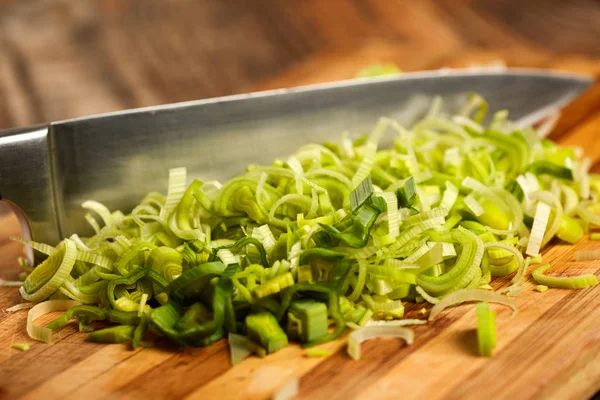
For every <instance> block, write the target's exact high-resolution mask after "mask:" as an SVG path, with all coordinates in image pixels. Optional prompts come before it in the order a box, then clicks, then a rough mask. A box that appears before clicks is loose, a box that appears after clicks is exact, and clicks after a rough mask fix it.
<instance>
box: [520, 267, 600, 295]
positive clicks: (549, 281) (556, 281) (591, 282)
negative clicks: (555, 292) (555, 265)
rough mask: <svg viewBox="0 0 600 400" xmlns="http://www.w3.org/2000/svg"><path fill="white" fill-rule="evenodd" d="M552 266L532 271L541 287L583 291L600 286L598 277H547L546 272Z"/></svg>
mask: <svg viewBox="0 0 600 400" xmlns="http://www.w3.org/2000/svg"><path fill="white" fill-rule="evenodd" d="M550 267H551V265H550V264H543V265H540V266H539V267H537V268H535V269H534V270H533V271H531V275H532V276H533V279H534V280H535V281H536V282H537V283H539V284H540V285H545V286H548V287H551V288H559V289H583V288H586V287H589V286H595V285H597V284H598V278H596V275H591V274H589V275H580V276H568V277H567V276H546V275H544V272H546V271H547V270H549V269H550Z"/></svg>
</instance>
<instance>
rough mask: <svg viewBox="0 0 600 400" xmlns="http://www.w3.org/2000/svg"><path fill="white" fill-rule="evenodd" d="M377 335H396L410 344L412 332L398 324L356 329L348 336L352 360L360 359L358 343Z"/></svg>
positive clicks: (349, 353) (377, 336) (412, 336)
mask: <svg viewBox="0 0 600 400" xmlns="http://www.w3.org/2000/svg"><path fill="white" fill-rule="evenodd" d="M379 337H397V338H400V339H404V341H405V342H406V344H407V345H411V344H412V343H413V340H414V332H413V331H412V330H410V329H408V328H403V327H399V326H369V327H365V328H361V329H358V330H356V331H354V332H352V333H351V334H350V336H349V337H348V350H347V351H348V355H349V356H350V358H352V359H353V360H360V344H361V343H362V342H364V341H365V340H369V339H373V338H379Z"/></svg>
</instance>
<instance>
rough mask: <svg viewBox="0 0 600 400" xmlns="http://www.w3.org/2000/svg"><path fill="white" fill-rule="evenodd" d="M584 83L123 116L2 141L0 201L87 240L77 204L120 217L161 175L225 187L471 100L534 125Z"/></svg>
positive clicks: (429, 90)
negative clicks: (392, 123) (261, 166)
mask: <svg viewBox="0 0 600 400" xmlns="http://www.w3.org/2000/svg"><path fill="white" fill-rule="evenodd" d="M591 82H592V80H591V79H589V78H587V77H582V76H577V75H571V74H564V73H555V72H548V71H542V70H510V69H509V70H507V71H506V72H487V73H486V72H469V71H450V72H446V71H444V72H436V71H433V72H418V73H407V74H404V75H401V76H399V77H393V78H382V79H368V80H353V81H343V82H334V83H330V84H319V85H313V86H307V87H300V88H293V89H282V90H274V91H268V92H259V93H251V94H245V95H238V96H229V97H223V98H216V99H207V100H200V101H192V102H186V103H178V104H171V105H165V106H158V107H150V108H143V109H136V110H128V111H123V112H117V113H110V114H105V115H98V116H92V117H87V118H78V119H72V120H67V121H60V122H53V123H50V124H49V125H47V126H42V127H36V128H32V129H19V130H16V131H14V130H13V131H5V132H0V193H2V196H4V198H5V199H9V200H11V201H12V202H14V204H16V205H18V206H19V207H20V208H21V209H22V210H23V212H24V213H25V214H26V215H27V218H28V221H29V225H30V227H31V231H32V233H33V238H35V239H36V240H39V241H43V242H48V243H56V242H58V241H59V240H60V239H61V238H62V237H65V236H67V235H70V234H72V233H74V232H82V231H86V227H85V224H84V219H83V214H84V213H83V211H82V210H81V207H80V205H81V203H82V202H83V201H85V200H87V199H94V200H97V201H100V202H103V203H104V204H106V205H107V206H108V207H109V208H111V209H122V210H124V211H126V210H128V209H129V208H130V207H132V206H133V205H135V204H137V203H138V202H139V201H140V199H141V198H142V197H143V196H144V194H146V193H147V192H149V191H153V190H158V191H161V190H164V188H165V187H166V180H167V171H168V169H169V168H173V167H178V166H185V167H187V168H188V172H189V173H190V175H191V176H194V177H200V178H203V179H221V180H223V179H227V178H229V177H231V176H233V175H236V174H239V173H240V172H242V171H243V169H244V168H245V167H246V166H247V165H248V164H258V163H269V162H271V161H272V160H273V159H275V158H277V157H285V156H286V155H288V154H290V153H292V152H293V151H294V150H295V149H297V148H298V147H299V146H301V145H303V144H306V143H312V142H318V143H320V142H324V141H327V140H336V139H338V138H339V135H340V133H341V132H343V131H344V130H349V131H351V132H354V133H361V132H365V131H368V130H369V129H370V127H371V126H372V125H373V124H374V123H375V122H376V120H377V119H378V118H379V117H381V116H388V117H392V118H396V119H397V120H399V122H400V123H402V124H406V125H409V124H410V123H411V122H412V121H413V120H414V119H415V118H418V117H420V116H422V115H423V113H424V112H425V110H426V109H427V108H428V107H429V105H430V101H431V100H432V98H433V97H434V96H436V95H440V96H442V97H443V99H444V103H445V104H446V106H447V107H449V108H450V109H452V108H456V107H457V106H458V105H459V104H460V103H462V101H463V100H464V94H465V93H466V92H470V91H473V92H477V93H479V94H481V95H482V96H484V97H485V98H486V99H487V100H488V101H489V104H490V111H491V112H494V111H497V110H501V109H507V110H509V111H510V113H511V119H513V120H523V119H524V118H525V119H526V118H527V117H528V116H532V115H536V118H538V117H539V116H540V115H543V114H544V113H548V112H549V111H551V110H556V109H557V108H560V107H561V106H563V105H565V104H567V103H568V102H569V101H571V100H572V99H573V98H574V97H576V96H577V95H578V94H579V93H580V92H582V91H583V90H584V89H585V88H586V87H587V86H588V85H590V83H591Z"/></svg>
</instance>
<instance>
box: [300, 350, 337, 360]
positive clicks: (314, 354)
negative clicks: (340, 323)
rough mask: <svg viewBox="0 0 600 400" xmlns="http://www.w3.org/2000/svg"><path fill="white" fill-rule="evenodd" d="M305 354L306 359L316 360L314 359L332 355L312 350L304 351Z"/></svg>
mask: <svg viewBox="0 0 600 400" xmlns="http://www.w3.org/2000/svg"><path fill="white" fill-rule="evenodd" d="M304 354H305V355H306V357H310V358H314V357H329V356H330V355H331V353H330V352H328V351H327V350H323V349H317V348H311V349H306V350H304Z"/></svg>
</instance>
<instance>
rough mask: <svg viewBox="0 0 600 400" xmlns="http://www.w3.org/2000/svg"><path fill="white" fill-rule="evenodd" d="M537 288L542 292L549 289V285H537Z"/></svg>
mask: <svg viewBox="0 0 600 400" xmlns="http://www.w3.org/2000/svg"><path fill="white" fill-rule="evenodd" d="M535 290H537V291H538V292H540V293H544V292H547V291H548V286H546V285H536V287H535Z"/></svg>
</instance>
